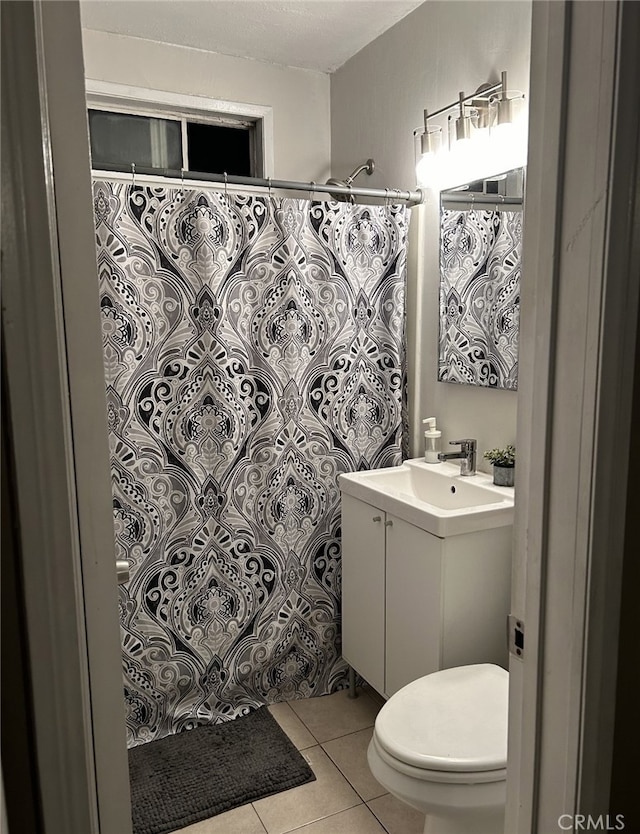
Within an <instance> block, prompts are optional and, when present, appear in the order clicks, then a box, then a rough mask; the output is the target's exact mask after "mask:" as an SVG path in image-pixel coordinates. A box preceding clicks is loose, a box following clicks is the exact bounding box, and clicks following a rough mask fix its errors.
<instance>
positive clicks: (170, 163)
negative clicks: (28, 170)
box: [89, 108, 263, 177]
mask: <svg viewBox="0 0 640 834" xmlns="http://www.w3.org/2000/svg"><path fill="white" fill-rule="evenodd" d="M260 134H261V124H260V120H259V119H256V120H249V119H242V118H233V117H224V116H218V115H208V117H207V118H202V119H200V118H198V119H194V118H192V117H189V116H181V115H180V114H174V113H172V114H171V115H169V114H167V116H166V117H164V114H163V116H162V117H160V116H158V115H155V114H154V115H149V114H145V113H142V112H137V113H135V112H124V111H123V112H120V111H115V110H111V109H98V108H90V109H89V136H90V142H91V165H92V168H94V169H95V170H109V171H114V170H115V171H126V172H130V171H131V166H132V163H133V164H135V166H136V169H141V168H154V169H157V173H159V174H164V172H165V171H167V170H169V171H179V170H180V169H184V170H185V171H197V172H199V173H211V174H224V173H225V172H226V173H227V174H231V175H235V176H245V177H251V176H263V165H262V159H261V153H260V147H261V142H260V138H261V135H260ZM174 176H175V175H174Z"/></svg>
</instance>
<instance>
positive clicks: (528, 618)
mask: <svg viewBox="0 0 640 834" xmlns="http://www.w3.org/2000/svg"><path fill="white" fill-rule="evenodd" d="M639 22H640V16H639V15H638V4H636V3H619V2H607V0H593V2H588V3H587V2H571V1H570V0H567V2H553V3H549V2H545V3H543V2H534V3H533V14H532V49H531V54H532V66H531V99H530V119H529V123H530V133H529V142H530V150H529V160H528V170H527V196H526V211H525V231H524V245H523V281H522V298H521V304H522V310H523V311H524V313H525V316H524V317H523V321H522V324H521V339H520V345H521V350H520V357H521V364H520V385H519V391H518V429H517V436H518V448H519V452H520V456H519V459H518V467H517V480H516V489H517V496H518V500H517V502H516V520H515V549H514V581H513V595H512V611H513V613H514V614H515V615H516V616H517V617H518V619H519V620H521V621H522V622H523V623H524V626H525V637H524V641H525V650H524V655H523V656H522V658H518V657H516V656H512V657H511V659H510V721H509V759H508V760H509V767H508V777H507V779H508V782H507V816H506V825H505V830H506V831H508V832H510V833H511V832H518V834H520V832H523V834H524V833H525V832H539V834H549V832H552V831H560V830H574V824H575V816H576V815H577V814H585V815H588V814H591V816H592V817H602V818H604V817H605V816H606V815H607V814H608V813H609V811H610V808H609V783H610V776H611V766H612V739H613V723H614V717H615V700H616V664H617V651H616V647H617V645H618V638H619V635H618V628H619V619H620V596H621V571H622V563H623V555H624V529H625V509H626V507H625V501H624V500H623V497H624V494H625V493H626V490H627V476H628V472H627V470H628V453H629V448H630V427H631V409H632V394H633V384H632V380H633V375H634V367H635V361H636V357H635V345H636V329H637V319H638V281H637V280H633V276H637V275H638V274H639V273H640V258H639V255H638V247H639V246H640V229H639V226H640V222H639V220H640V217H639V209H640V206H639V205H638V184H637V170H638V167H637V166H638V140H639V132H638V111H639V110H640V99H639V97H638V91H637V90H636V89H635V87H634V84H635V79H636V78H637V77H638V73H639V72H640V62H639V58H638V50H637V37H638V31H639V28H640V27H639ZM633 171H635V172H636V176H635V177H634V176H630V172H633ZM533 277H535V280H533V281H531V280H528V279H530V278H533ZM630 279H631V280H630ZM522 452H524V454H522ZM616 487H617V489H616ZM620 493H622V498H621V496H620ZM614 810H615V811H622V810H623V809H614ZM561 823H562V827H561Z"/></svg>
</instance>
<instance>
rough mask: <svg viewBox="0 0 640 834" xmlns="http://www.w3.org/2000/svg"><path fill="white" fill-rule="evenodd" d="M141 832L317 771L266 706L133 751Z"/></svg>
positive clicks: (160, 833)
mask: <svg viewBox="0 0 640 834" xmlns="http://www.w3.org/2000/svg"><path fill="white" fill-rule="evenodd" d="M129 775H130V782H131V804H132V809H133V810H132V818H133V831H134V834H167V832H169V831H175V830H176V829H180V828H184V827H185V826H187V825H191V824H192V823H195V822H199V821H200V820H204V819H207V818H208V817H213V816H215V815H216V814H221V813H223V811H229V810H230V809H231V808H237V807H238V806H239V805H245V804H246V803H247V802H253V801H254V800H256V799H262V798H263V797H265V796H271V794H274V793H280V791H286V790H288V789H289V788H295V787H297V786H298V785H303V784H304V783H305V782H312V781H313V780H314V779H315V778H316V777H315V776H314V775H313V771H312V770H311V768H310V767H309V765H308V764H307V763H306V761H305V760H304V758H303V757H302V756H301V755H300V753H299V752H298V751H297V750H296V748H295V747H294V745H293V744H292V743H291V741H290V740H289V738H288V737H287V735H286V734H285V733H284V732H283V731H282V730H281V729H280V726H279V724H278V722H277V721H276V720H275V718H273V716H272V715H271V713H270V712H269V710H268V708H267V707H261V708H260V709H258V710H255V711H254V712H251V713H249V714H248V715H244V716H242V717H240V718H236V719H235V720H234V721H227V722H225V723H223V724H213V725H207V726H202V727H197V728H196V729H195V730H189V731H185V732H182V733H178V734H176V735H173V736H168V737H167V738H162V739H159V740H158V741H150V742H149V743H148V744H141V745H140V746H138V747H133V748H132V749H131V750H129Z"/></svg>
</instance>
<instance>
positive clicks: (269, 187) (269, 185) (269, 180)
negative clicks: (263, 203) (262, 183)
mask: <svg viewBox="0 0 640 834" xmlns="http://www.w3.org/2000/svg"><path fill="white" fill-rule="evenodd" d="M267 187H268V189H269V194H268V196H269V198H271V177H267Z"/></svg>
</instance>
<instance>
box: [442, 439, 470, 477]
mask: <svg viewBox="0 0 640 834" xmlns="http://www.w3.org/2000/svg"><path fill="white" fill-rule="evenodd" d="M449 445H450V446H460V451H459V452H440V454H439V455H438V460H459V461H460V474H461V475H475V474H476V445H477V444H476V441H475V440H472V439H470V438H467V439H466V440H451V441H450V443H449Z"/></svg>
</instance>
